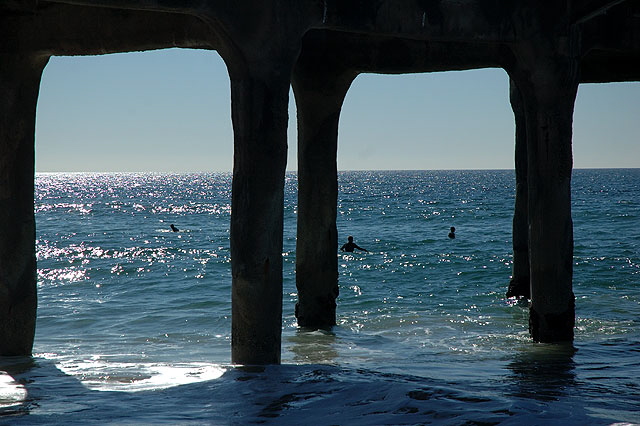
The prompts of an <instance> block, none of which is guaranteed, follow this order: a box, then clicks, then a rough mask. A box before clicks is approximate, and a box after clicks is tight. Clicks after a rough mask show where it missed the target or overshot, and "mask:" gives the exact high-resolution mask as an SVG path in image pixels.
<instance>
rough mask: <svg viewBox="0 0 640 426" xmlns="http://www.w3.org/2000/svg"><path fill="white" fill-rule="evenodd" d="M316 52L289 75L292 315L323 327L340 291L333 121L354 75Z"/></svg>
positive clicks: (332, 316) (309, 51) (305, 56)
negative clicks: (294, 168) (294, 176)
mask: <svg viewBox="0 0 640 426" xmlns="http://www.w3.org/2000/svg"><path fill="white" fill-rule="evenodd" d="M320 45H321V44H320ZM317 50H318V49H307V50H303V53H302V55H301V57H300V58H299V59H298V63H297V65H296V67H295V68H294V73H293V79H292V83H293V89H294V93H295V96H296V105H297V110H298V230H297V233H298V238H297V241H296V286H297V288H298V303H297V304H296V318H297V319H298V325H299V326H302V327H312V328H327V327H331V326H333V325H335V324H336V298H337V297H338V293H339V290H338V257H337V246H338V231H337V228H336V211H337V202H338V176H337V165H336V156H337V148H338V121H339V119H340V110H341V108H342V103H343V101H344V97H345V95H346V93H347V90H348V89H349V86H350V85H351V82H352V81H353V79H354V78H355V74H354V73H346V72H344V73H343V72H341V71H337V70H336V69H335V68H333V67H332V66H331V65H330V62H331V61H330V58H325V57H324V56H323V55H321V54H320V55H319V52H318V51H317ZM329 53H330V52H329Z"/></svg>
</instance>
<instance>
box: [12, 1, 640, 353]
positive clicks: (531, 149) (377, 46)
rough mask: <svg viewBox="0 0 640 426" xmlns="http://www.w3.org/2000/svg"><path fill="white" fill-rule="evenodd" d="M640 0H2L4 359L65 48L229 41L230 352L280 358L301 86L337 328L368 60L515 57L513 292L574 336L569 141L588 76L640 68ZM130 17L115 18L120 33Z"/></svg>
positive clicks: (313, 260) (318, 308)
mask: <svg viewBox="0 0 640 426" xmlns="http://www.w3.org/2000/svg"><path fill="white" fill-rule="evenodd" d="M638 16H640V1H638V0H617V1H608V0H588V1H583V2H570V1H559V2H553V3H548V2H547V3H545V4H540V3H539V2H531V1H529V0H517V1H514V2H509V3H508V4H506V3H505V4H502V3H500V2H495V1H485V0H469V1H466V2H459V1H452V0H435V1H428V2H417V1H415V0H383V1H377V2H361V1H343V0H327V1H323V2H319V1H317V0H295V1H293V0H292V1H260V2H257V1H255V0H237V1H235V2H220V1H215V0H155V1H149V0H40V1H26V0H6V1H4V2H1V3H0V114H1V118H0V220H1V221H2V223H3V224H4V226H3V231H2V233H1V235H0V355H29V354H30V353H31V350H32V345H33V338H34V329H35V320H36V262H35V221H34V213H33V190H34V131H35V112H36V107H35V106H36V102H37V97H38V88H39V85H40V77H41V74H42V71H43V69H44V67H45V65H46V63H47V60H48V58H49V57H50V56H52V55H88V54H105V53H112V52H127V51H138V50H150V49H161V48H168V47H187V48H200V49H210V50H217V51H218V52H219V53H220V55H221V56H222V57H223V59H224V60H225V63H226V64H227V67H228V70H229V76H230V81H231V105H232V107H231V110H232V120H233V130H234V170H233V185H232V190H233V194H232V218H231V257H232V259H231V262H232V266H231V268H232V315H233V318H232V361H233V362H234V363H238V364H271V363H279V362H280V350H281V349H280V348H281V337H280V336H281V329H282V309H283V308H282V240H283V236H282V231H283V223H282V221H283V199H284V195H283V194H284V192H283V188H284V173H285V169H286V158H287V122H288V117H287V114H288V111H287V110H288V96H289V89H290V86H291V85H293V88H294V93H295V98H296V102H297V105H298V117H297V118H298V132H299V135H298V144H299V158H298V168H299V214H298V241H297V259H296V268H297V270H296V273H297V278H296V283H297V286H298V293H299V301H298V304H297V306H296V317H297V319H298V323H299V325H300V326H305V327H317V328H325V327H331V326H332V325H334V324H335V323H336V298H337V296H338V281H337V280H338V266H337V259H336V249H337V232H336V222H335V221H336V203H337V170H336V149H337V140H338V122H339V116H340V110H341V107H342V103H343V101H344V98H345V96H346V94H347V91H348V89H349V86H350V84H351V82H352V81H353V79H354V78H355V77H356V76H357V75H358V74H360V73H365V72H373V73H394V74H395V73H412V72H433V71H447V70H460V69H473V68H484V67H501V68H504V69H505V70H506V71H507V72H508V74H509V76H510V77H511V80H512V83H511V97H510V98H511V104H512V107H513V111H514V117H515V121H516V142H515V145H516V150H515V151H516V152H515V164H516V205H515V213H514V219H513V227H514V228H513V249H514V265H513V276H512V281H511V286H510V288H509V290H508V291H509V294H510V295H517V296H525V297H530V298H531V308H530V320H529V324H530V332H531V336H532V338H533V340H534V341H537V342H567V341H571V340H572V339H573V326H574V315H575V313H574V309H575V308H574V306H575V302H574V296H573V292H572V262H573V260H572V257H573V227H572V221H571V194H570V189H571V169H572V159H571V157H572V154H571V143H572V141H571V139H572V116H573V105H574V102H575V97H576V93H577V88H578V84H579V83H580V82H587V81H588V82H609V81H629V80H640V66H639V65H640V25H638ZM114 29H117V31H115V30H114Z"/></svg>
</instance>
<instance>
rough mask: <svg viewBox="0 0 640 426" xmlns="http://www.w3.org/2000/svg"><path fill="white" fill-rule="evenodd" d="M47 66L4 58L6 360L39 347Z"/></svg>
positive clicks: (0, 105) (0, 341)
mask: <svg viewBox="0 0 640 426" xmlns="http://www.w3.org/2000/svg"><path fill="white" fill-rule="evenodd" d="M47 61H48V58H47V57H37V58H36V57H34V56H31V55H29V54H28V53H23V54H1V55H0V223H2V228H1V230H0V356H28V355H31V349H32V347H33V338H34V334H35V326H36V305H37V301H36V254H35V216H34V212H33V207H34V205H33V191H34V165H35V149H34V134H35V122H36V103H37V100H38V90H39V88H40V78H41V76H42V71H43V70H44V67H45V65H46V63H47Z"/></svg>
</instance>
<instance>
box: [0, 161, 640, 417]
mask: <svg viewBox="0 0 640 426" xmlns="http://www.w3.org/2000/svg"><path fill="white" fill-rule="evenodd" d="M514 180H515V178H514V173H513V171H398V172H342V173H340V175H339V182H340V196H339V198H340V199H339V206H338V231H339V238H340V244H342V243H344V242H345V241H346V237H347V236H348V235H353V236H354V238H355V242H356V243H357V244H358V245H360V246H362V247H364V248H367V249H368V250H369V251H370V253H358V252H356V253H349V254H341V253H338V250H337V247H336V255H337V256H339V262H338V264H339V273H340V278H339V282H340V297H339V298H338V326H337V327H335V328H334V329H333V330H332V331H331V332H326V331H315V332H310V331H304V330H299V329H297V327H296V322H295V317H294V315H293V312H294V305H295V302H296V298H297V295H296V289H295V275H294V271H295V254H296V253H295V227H296V224H295V221H296V192H295V189H296V176H295V174H290V175H287V182H286V201H285V238H284V248H283V259H284V294H283V310H284V317H283V348H282V361H283V365H281V366H269V367H266V368H252V369H248V368H237V367H233V366H231V365H230V364H229V361H230V328H231V327H230V325H231V318H230V313H231V304H230V294H231V288H230V284H231V277H230V253H229V217H230V213H231V207H230V195H231V194H230V184H231V176H230V175H229V174H179V175H167V174H84V173H83V174H39V175H38V176H37V189H36V220H37V256H38V292H39V307H38V322H37V331H36V341H35V347H34V357H33V358H32V359H18V358H4V359H1V360H0V423H2V424H73V423H82V424H140V423H165V424H216V425H218V424H219V425H244V424H256V423H267V424H291V425H298V424H303V423H308V424H314V425H333V424H341V425H415V424H451V425H461V424H476V425H479V424H575V425H584V424H616V423H636V424H640V414H639V413H640V378H639V377H640V320H639V318H640V227H639V225H640V220H639V218H640V169H616V170H576V171H574V176H573V218H574V233H575V262H574V293H575V295H576V330H575V342H574V344H573V345H570V346H556V345H544V344H534V343H532V342H531V341H530V339H529V335H528V331H527V321H528V309H527V305H526V303H523V302H522V301H520V302H518V301H516V300H513V299H505V298H504V294H505V292H506V288H507V285H508V282H509V275H510V271H511V261H512V257H511V252H512V250H511V220H512V211H513V201H514V186H515V182H514ZM170 224H174V225H175V226H177V227H178V228H179V229H180V232H178V233H174V232H171V230H170V228H169V225H170ZM450 226H455V227H456V230H457V231H456V234H457V238H456V239H455V240H450V239H449V238H447V233H448V230H449V227H450ZM1 371H4V373H1Z"/></svg>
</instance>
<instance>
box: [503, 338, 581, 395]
mask: <svg viewBox="0 0 640 426" xmlns="http://www.w3.org/2000/svg"><path fill="white" fill-rule="evenodd" d="M575 353H576V349H575V348H574V347H573V345H571V344H567V345H546V344H534V345H532V346H530V347H529V348H528V350H526V351H524V352H520V353H518V354H516V356H515V359H514V360H513V361H512V362H510V363H509V364H508V365H507V368H508V369H509V370H510V371H511V376H510V377H508V378H507V380H508V381H509V382H510V383H512V385H513V388H514V389H513V390H512V392H510V393H511V394H512V395H513V396H517V397H521V398H531V399H534V400H540V401H557V400H558V399H559V398H561V397H562V396H564V395H566V394H567V393H570V392H571V388H572V387H575V386H576V375H575V371H574V369H575V363H574V360H573V356H574V354H575Z"/></svg>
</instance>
